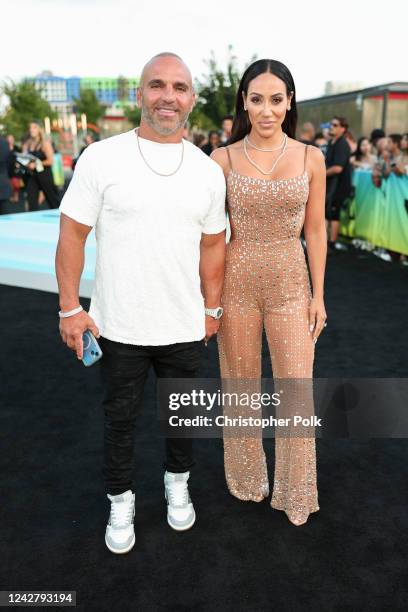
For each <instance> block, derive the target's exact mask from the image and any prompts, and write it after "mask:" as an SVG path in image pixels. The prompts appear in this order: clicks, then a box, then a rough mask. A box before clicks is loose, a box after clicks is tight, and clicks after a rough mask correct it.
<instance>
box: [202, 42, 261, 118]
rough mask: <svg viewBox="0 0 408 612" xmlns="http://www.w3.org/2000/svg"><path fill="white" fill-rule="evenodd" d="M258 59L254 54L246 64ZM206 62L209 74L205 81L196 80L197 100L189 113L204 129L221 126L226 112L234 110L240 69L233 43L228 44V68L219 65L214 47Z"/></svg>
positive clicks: (231, 112) (205, 76)
mask: <svg viewBox="0 0 408 612" xmlns="http://www.w3.org/2000/svg"><path fill="white" fill-rule="evenodd" d="M255 59H256V56H253V57H252V58H251V60H250V62H249V63H248V64H247V65H249V64H250V63H252V62H253V61H255ZM205 63H206V64H207V66H208V74H207V75H204V80H203V81H200V80H196V82H195V90H196V92H197V97H198V101H197V104H196V106H195V108H194V109H193V112H192V113H191V115H190V123H191V124H192V125H197V126H198V127H199V128H201V129H218V128H220V126H221V122H222V119H223V117H225V115H232V114H234V111H235V98H236V95H237V91H238V86H239V82H240V80H241V72H240V70H239V69H238V66H237V57H236V56H235V55H234V54H233V51H232V45H229V47H228V62H227V69H226V71H225V72H224V71H223V70H222V69H221V68H219V67H218V65H217V61H216V59H215V55H214V51H211V56H210V59H209V60H205Z"/></svg>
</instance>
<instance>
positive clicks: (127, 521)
mask: <svg viewBox="0 0 408 612" xmlns="http://www.w3.org/2000/svg"><path fill="white" fill-rule="evenodd" d="M108 498H109V499H110V501H111V511H110V516H109V522H108V524H107V526H106V534H105V543H106V546H107V547H108V548H109V550H110V551H111V552H113V553H116V554H119V555H120V554H123V553H127V552H129V550H131V549H132V548H133V546H134V544H135V531H134V528H133V520H134V516H135V494H134V493H132V491H130V490H129V491H125V493H121V494H120V495H109V494H108Z"/></svg>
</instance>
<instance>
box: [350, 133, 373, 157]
mask: <svg viewBox="0 0 408 612" xmlns="http://www.w3.org/2000/svg"><path fill="white" fill-rule="evenodd" d="M365 140H368V138H367V136H361V138H359V139H358V142H357V149H356V151H355V153H354V157H355V159H356V161H360V160H361V158H362V157H363V152H362V150H361V145H362V144H363V142H364V141H365ZM368 142H370V141H369V140H368Z"/></svg>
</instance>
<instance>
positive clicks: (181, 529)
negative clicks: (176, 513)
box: [167, 511, 196, 531]
mask: <svg viewBox="0 0 408 612" xmlns="http://www.w3.org/2000/svg"><path fill="white" fill-rule="evenodd" d="M195 521H196V513H195V511H194V516H193V518H192V520H191V521H190V523H188V524H187V525H184V526H183V527H179V526H177V527H175V526H174V525H173V524H172V523H171V522H170V520H169V517H167V522H168V524H169V525H170V527H171V528H172V529H174V531H187V529H191V527H192V526H193V525H194V523H195Z"/></svg>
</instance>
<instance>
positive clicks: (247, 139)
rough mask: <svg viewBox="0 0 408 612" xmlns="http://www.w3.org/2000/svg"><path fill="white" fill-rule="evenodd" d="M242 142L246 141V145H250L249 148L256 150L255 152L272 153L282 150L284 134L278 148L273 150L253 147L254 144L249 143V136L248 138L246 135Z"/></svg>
mask: <svg viewBox="0 0 408 612" xmlns="http://www.w3.org/2000/svg"><path fill="white" fill-rule="evenodd" d="M244 140H246V141H247V143H248V144H249V145H251V147H252V148H253V149H256V150H257V151H268V153H272V151H279V149H281V148H282V146H283V143H284V142H285V134H284V135H283V138H282V142H281V143H280V145H279V147H275V148H274V149H261V147H257V146H256V145H254V143H253V142H251V141H250V140H249V136H248V135H246V136H245V138H244Z"/></svg>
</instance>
